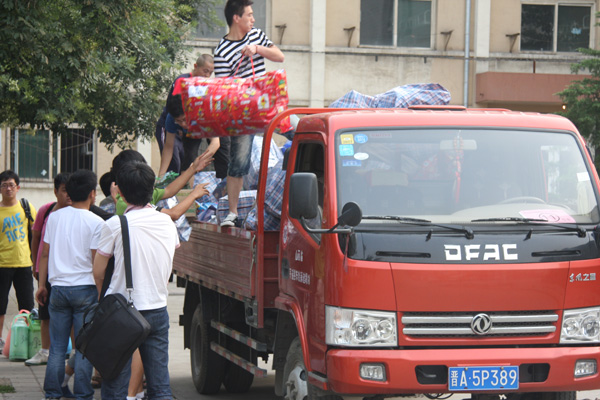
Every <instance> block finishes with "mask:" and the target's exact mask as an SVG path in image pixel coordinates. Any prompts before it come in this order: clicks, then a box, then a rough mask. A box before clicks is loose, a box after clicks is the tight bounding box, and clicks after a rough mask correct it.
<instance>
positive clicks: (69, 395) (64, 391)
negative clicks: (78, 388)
mask: <svg viewBox="0 0 600 400" xmlns="http://www.w3.org/2000/svg"><path fill="white" fill-rule="evenodd" d="M61 389H62V398H63V399H74V398H75V395H74V394H73V392H71V389H69V385H65V386H63V387H61Z"/></svg>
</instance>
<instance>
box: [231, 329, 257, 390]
mask: <svg viewBox="0 0 600 400" xmlns="http://www.w3.org/2000/svg"><path fill="white" fill-rule="evenodd" d="M229 350H231V351H232V352H234V353H235V354H237V355H238V356H240V357H242V358H243V359H248V354H249V353H250V348H249V347H248V346H246V345H244V344H242V343H240V342H238V341H237V340H233V339H232V340H231V341H230V345H229ZM251 354H252V356H251V357H250V359H249V360H248V361H250V362H251V363H252V364H254V365H256V359H257V358H256V352H255V351H252V353H251ZM228 364H229V366H228V368H227V372H226V374H225V379H223V386H225V389H227V391H228V392H229V393H246V392H247V391H248V390H249V389H250V386H252V382H253V381H254V374H252V373H250V372H248V371H246V370H245V369H244V368H242V367H239V366H238V365H236V364H234V363H232V362H228Z"/></svg>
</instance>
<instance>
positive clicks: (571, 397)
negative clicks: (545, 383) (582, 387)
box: [540, 392, 577, 400]
mask: <svg viewBox="0 0 600 400" xmlns="http://www.w3.org/2000/svg"><path fill="white" fill-rule="evenodd" d="M540 394H541V396H540V400H575V399H576V398H577V392H544V393H540Z"/></svg>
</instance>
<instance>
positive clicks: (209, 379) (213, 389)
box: [190, 305, 227, 394]
mask: <svg viewBox="0 0 600 400" xmlns="http://www.w3.org/2000/svg"><path fill="white" fill-rule="evenodd" d="M190 334H191V335H190V342H191V343H190V362H191V364H192V380H193V381H194V386H196V390H197V391H198V393H201V394H215V393H217V392H218V391H219V389H221V383H222V382H223V376H224V375H225V367H226V366H227V363H226V361H227V360H225V359H224V358H223V357H221V356H220V355H218V354H217V353H215V352H214V351H212V350H211V349H210V342H211V340H216V339H217V333H216V332H215V331H214V330H212V329H211V328H210V324H209V322H207V321H205V320H204V315H203V312H202V305H198V306H197V307H196V311H194V316H193V317H192V329H191V333H190Z"/></svg>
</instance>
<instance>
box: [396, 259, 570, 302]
mask: <svg viewBox="0 0 600 400" xmlns="http://www.w3.org/2000/svg"><path fill="white" fill-rule="evenodd" d="M391 268H392V276H393V278H394V286H395V292H396V304H397V307H398V308H397V310H398V311H401V312H418V311H421V312H423V311H428V312H456V311H475V312H476V311H507V310H514V311H517V310H559V309H562V308H563V304H564V301H565V291H566V286H567V282H568V278H569V262H557V263H532V264H468V265H457V264H404V263H402V264H401V263H391Z"/></svg>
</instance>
